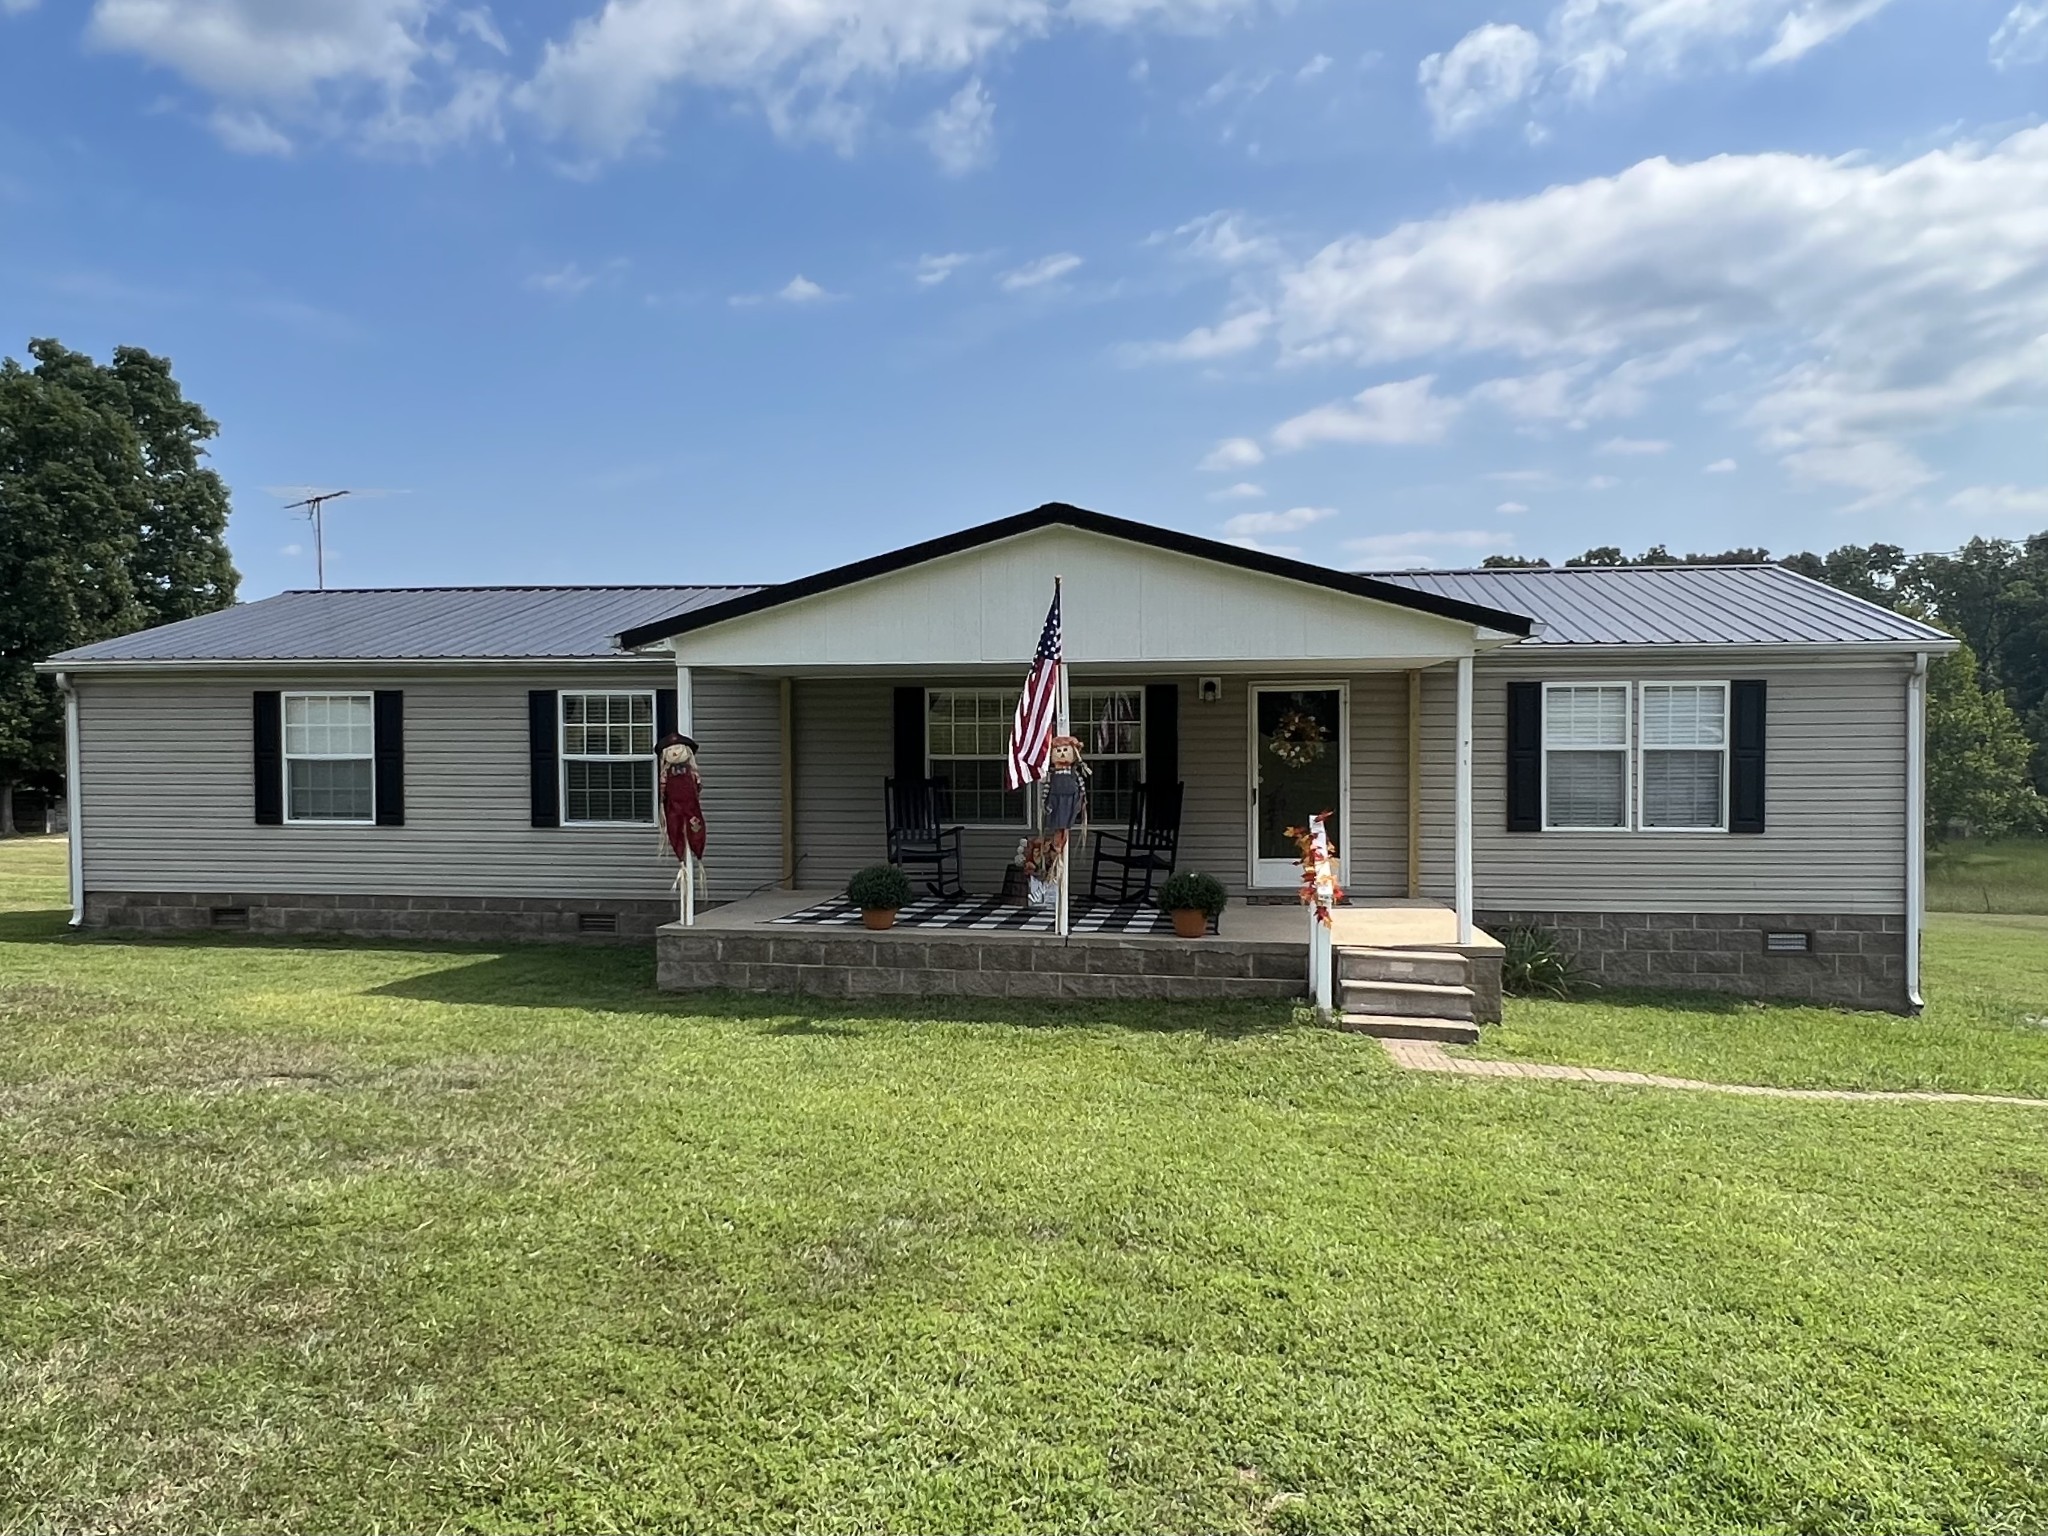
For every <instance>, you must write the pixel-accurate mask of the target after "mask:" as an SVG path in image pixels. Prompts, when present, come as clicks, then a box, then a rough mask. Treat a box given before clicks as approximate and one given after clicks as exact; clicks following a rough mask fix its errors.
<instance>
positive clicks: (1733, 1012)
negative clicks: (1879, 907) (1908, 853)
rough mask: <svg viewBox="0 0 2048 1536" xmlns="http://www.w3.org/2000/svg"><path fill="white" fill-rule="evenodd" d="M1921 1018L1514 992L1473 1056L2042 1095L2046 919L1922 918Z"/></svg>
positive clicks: (2047, 1014) (1800, 1083) (2045, 1085)
mask: <svg viewBox="0 0 2048 1536" xmlns="http://www.w3.org/2000/svg"><path fill="white" fill-rule="evenodd" d="M1921 990H1922V992H1923V993H1924V994H1925V996H1926V998H1927V1011H1926V1013H1925V1014H1923V1015H1922V1016H1921V1017H1919V1018H1917V1019H1906V1018H1894V1017H1892V1016H1891V1015H1889V1014H1882V1013H1850V1012H1844V1011H1837V1010H1835V1009H1829V1008H1799V1007H1793V1006H1790V1005H1787V1004H1783V1003H1771V1004H1765V1003H1753V1002H1746V1001H1741V1000H1738V999H1732V998H1731V999H1714V998H1704V997H1697V996H1694V997H1673V996H1666V995H1663V994H1658V993H1649V992H1642V993H1626V992H1623V993H1615V994H1614V995H1612V996H1607V995H1604V994H1601V993H1593V994H1590V995H1589V996H1587V997H1586V998H1583V999H1581V1000H1579V1001H1575V1002H1570V1003H1553V1002H1542V1001H1535V1000H1523V999H1516V1000H1511V1001H1510V1003H1509V1005H1508V1010H1507V1019H1506V1020H1505V1022H1504V1023H1503V1024H1502V1025H1501V1027H1500V1028H1498V1029H1489V1030H1487V1031H1486V1032H1485V1035H1484V1038H1483V1039H1482V1040H1481V1041H1480V1043H1479V1045H1478V1046H1476V1047H1474V1048H1473V1052H1472V1054H1475V1055H1480V1056H1494V1057H1507V1058H1513V1059H1517V1060H1527V1061H1561V1062H1569V1063H1571V1064H1572V1065H1574V1066H1581V1067H1617V1068H1621V1069H1623V1070H1626V1071H1633V1072H1657V1073H1663V1074H1667V1075H1670V1076H1675V1077H1695V1078H1707V1079H1710V1080H1713V1081H1719V1082H1731V1083H1765V1084H1770V1085H1772V1086H1775V1087H1781V1088H1926V1089H1937V1090H1942V1091H1947V1092H1955V1093H2018V1094H2027V1095H2031V1096H2035V1097H2039V1098H2048V917H1970V916H1964V915H1961V914H1953V915H1952V914H1936V915H1934V916H1932V917H1930V918H1929V919H1928V928H1927V944H1926V951H1925V957H1924V960H1923V974H1922V978H1921Z"/></svg>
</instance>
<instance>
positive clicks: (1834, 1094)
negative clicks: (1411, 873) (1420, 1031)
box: [1380, 1040, 2048, 1109]
mask: <svg viewBox="0 0 2048 1536" xmlns="http://www.w3.org/2000/svg"><path fill="white" fill-rule="evenodd" d="M1380 1044H1381V1045H1383V1046H1385V1047H1386V1050H1387V1054H1388V1055H1389V1056H1391V1057H1392V1058H1393V1059H1394V1064H1395V1065H1396V1066H1398V1067H1405V1068H1407V1069H1408V1070H1409V1071H1410V1072H1448V1073H1451V1074H1452V1075H1454V1076H1457V1077H1520V1078H1535V1079H1538V1080H1541V1081H1544V1082H1563V1083H1618V1084H1620V1085H1621V1086H1623V1087H1625V1088H1682V1089H1685V1090H1687V1091H1689V1092H1692V1093H1733V1094H1739V1095H1741V1096H1742V1097H1744V1098H1750V1099H1842V1100H1847V1101H1849V1102H1852V1103H1854V1102H1886V1103H1896V1104H2024V1105H2027V1106H2029V1107H2030V1108H2034V1109H2048V1099H2020V1098H2013V1097H2011V1096H2009V1095H2006V1094H2001V1093H1867V1092H1859V1091H1856V1090H1852V1089H1847V1088H1758V1087H1755V1086H1753V1085H1750V1084H1746V1083H1702V1082H1698V1081H1696V1080H1694V1079H1692V1078H1689V1077H1654V1076H1652V1075H1651V1074H1649V1073H1647V1072H1610V1071H1608V1070H1607V1069H1606V1068H1604V1067H1560V1066H1554V1065H1552V1064H1550V1063H1548V1062H1539V1061H1475V1060H1474V1059H1472V1058H1471V1057H1469V1056H1451V1055H1447V1054H1445V1051H1444V1048H1443V1047H1442V1046H1440V1045H1438V1044H1437V1043H1436V1042H1435V1041H1432V1040H1382V1041H1381V1042H1380Z"/></svg>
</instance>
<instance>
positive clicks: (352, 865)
mask: <svg viewBox="0 0 2048 1536" xmlns="http://www.w3.org/2000/svg"><path fill="white" fill-rule="evenodd" d="M674 681H675V673H674V671H673V669H670V668H666V667H661V666H644V665H636V664H633V663H624V662H622V663H617V664H609V665H597V666H587V665H586V666H577V667H567V666H553V667H549V666H546V665H536V666H534V667H533V668H531V669H530V670H513V669H498V668H491V669H488V670H486V669H481V668H479V669H468V670H464V671H460V672H457V671H453V670H450V671H448V672H445V673H438V674H437V673H431V672H418V671H407V672H395V671H392V670H390V669H383V670H379V669H372V668H366V669H364V670H362V671H359V672H353V671H352V672H342V671H339V670H336V669H333V668H321V669H319V670H317V671H314V670H309V671H308V672H306V673H305V674H304V675H295V674H290V673H280V672H275V671H272V672H266V673H264V674H261V675H256V674H238V675H219V674H197V673H173V672H157V673H149V674H138V675H133V676H127V677H122V676H113V675H97V676H88V677H83V678H80V679H79V680H78V689H79V734H80V743H81V748H82V759H83V761H82V773H81V777H82V779H83V780H84V783H83V795H82V800H81V803H82V807H83V814H82V817H81V820H82V823H83V825H84V828H85V845H84V850H83V851H84V862H85V882H86V888H87V889H88V890H92V891H222V892H251V893H261V892H292V893H310V894H326V893H334V894H370V895H403V894H415V895H464V896H524V897H588V898H620V899H629V898H637V899H654V898H659V897H661V896H663V895H664V894H666V893H668V892H669V891H670V890H671V889H672V883H673V881H674V879H675V871H676V865H675V860H674V858H673V857H672V856H671V855H670V854H669V852H668V848H667V845H666V842H665V841H664V839H663V838H662V835H661V833H660V832H659V831H658V830H657V829H656V828H654V827H561V828H536V827H534V826H533V825H531V797H530V793H529V788H528V783H527V777H528V767H527V764H528V753H527V692H528V690H529V689H533V688H552V689H578V688H588V689H617V688H649V689H653V688H663V687H672V686H673V685H674ZM301 688H307V689H317V690H319V691H323V692H324V691H369V690H373V689H378V688H396V689H400V690H402V691H403V692H404V694H405V819H406V824H405V825H404V826H403V827H351V826H326V827H322V826H282V827H259V826H257V825H256V824H255V817H254V806H253V798H252V795H253V786H252V768H251V759H252V744H251V741H250V731H251V703H250V696H251V694H253V693H254V692H256V691H257V690H259V689H280V690H284V691H294V690H297V689H301ZM695 694H696V708H697V727H698V733H699V737H700V739H701V740H702V741H703V742H704V767H703V771H704V778H705V805H704V809H705V820H706V823H707V825H708V828H709V837H710V847H709V850H708V855H707V866H708V870H709V873H710V876H711V893H712V896H713V897H714V898H715V899H730V898H732V897H736V896H740V895H744V894H746V892H747V891H748V890H750V889H752V888H753V887H754V886H755V885H757V884H759V883H761V882H762V881H763V880H769V881H772V880H773V879H774V878H775V877H776V875H777V874H778V873H779V871H780V860H781V810H780V804H781V780H780V776H779V773H778V772H777V771H776V770H775V769H774V767H773V765H774V763H775V762H776V760H777V758H778V755H779V744H780V724H779V720H778V717H777V713H776V707H775V703H776V701H775V688H774V685H773V684H772V683H768V684H765V685H764V684H762V683H760V682H759V681H757V680H754V679H749V678H741V677H736V676H731V675H720V674H715V673H712V674H706V673H700V674H699V675H698V677H697V679H696V688H695Z"/></svg>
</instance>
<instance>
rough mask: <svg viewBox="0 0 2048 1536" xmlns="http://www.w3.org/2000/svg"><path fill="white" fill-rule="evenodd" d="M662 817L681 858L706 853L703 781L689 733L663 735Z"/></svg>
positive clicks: (672, 846)
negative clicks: (698, 772) (684, 734)
mask: <svg viewBox="0 0 2048 1536" xmlns="http://www.w3.org/2000/svg"><path fill="white" fill-rule="evenodd" d="M661 819H662V824H663V826H664V827H666V828H667V831H668V845H669V847H670V848H671V849H673V850H674V852H675V856H676V858H677V859H678V860H679V861H681V860H685V859H686V858H687V857H688V856H689V855H691V854H695V855H696V856H697V857H698V858H700V859H701V858H703V857H704V781H703V780H702V779H701V778H699V777H698V776H697V743H696V742H694V741H692V740H691V739H690V738H689V737H687V736H676V735H672V736H664V737H663V738H662V742H661Z"/></svg>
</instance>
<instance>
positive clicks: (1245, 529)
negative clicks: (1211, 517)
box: [1223, 507, 1337, 539]
mask: <svg viewBox="0 0 2048 1536" xmlns="http://www.w3.org/2000/svg"><path fill="white" fill-rule="evenodd" d="M1336 515H1337V509H1336V508H1335V507H1290V508H1288V510H1287V511H1285V512H1240V513H1238V515H1237V516H1236V517H1233V518H1231V519H1230V520H1229V521H1228V522H1226V523H1225V524H1224V525H1223V533H1224V536H1225V537H1226V538H1232V539H1256V538H1261V537H1263V536H1264V535H1266V534H1269V533H1299V532H1301V530H1302V529H1304V528H1312V527H1314V526H1315V525H1316V524H1317V523H1321V522H1327V521H1328V520H1329V519H1330V518H1333V517H1335V516H1336Z"/></svg>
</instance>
